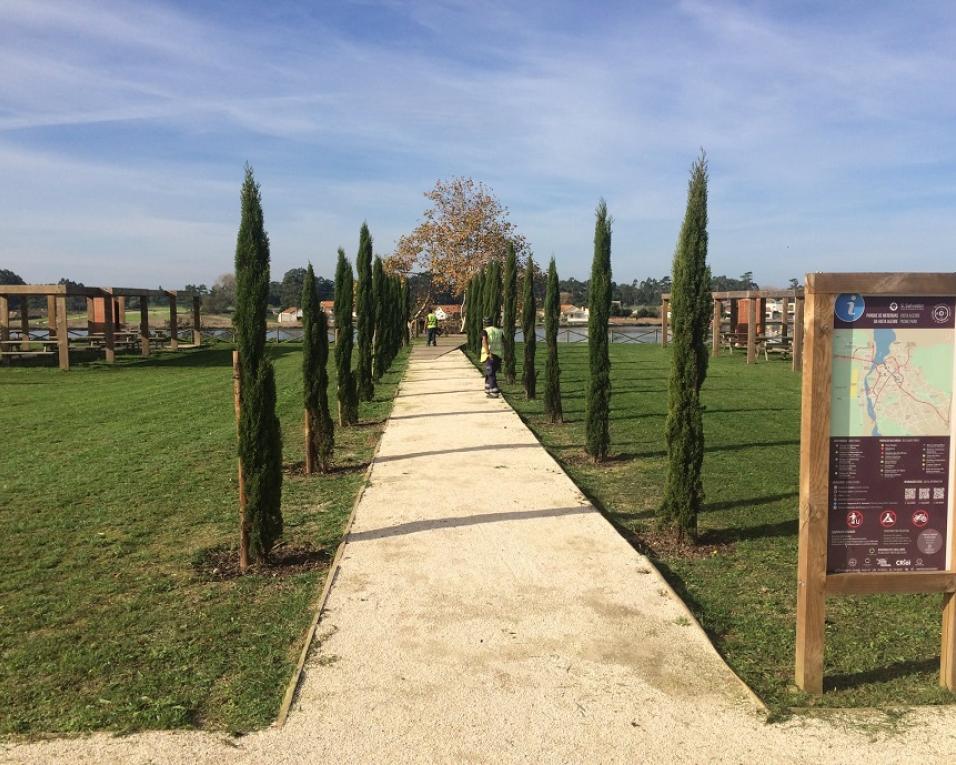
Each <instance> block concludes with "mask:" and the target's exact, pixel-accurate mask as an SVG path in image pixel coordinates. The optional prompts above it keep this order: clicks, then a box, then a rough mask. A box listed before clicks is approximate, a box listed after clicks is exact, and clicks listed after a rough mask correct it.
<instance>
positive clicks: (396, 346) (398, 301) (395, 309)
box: [392, 274, 405, 361]
mask: <svg viewBox="0 0 956 765" xmlns="http://www.w3.org/2000/svg"><path fill="white" fill-rule="evenodd" d="M404 297H405V295H404V290H403V288H402V280H401V279H400V278H399V277H398V275H397V274H396V275H394V276H392V361H394V360H395V358H396V357H397V356H398V354H399V352H400V351H401V350H402V346H403V345H404V344H405V343H404V330H403V327H404V317H405V309H404V307H403V303H402V301H403V300H404Z"/></svg>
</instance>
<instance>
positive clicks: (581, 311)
mask: <svg viewBox="0 0 956 765" xmlns="http://www.w3.org/2000/svg"><path fill="white" fill-rule="evenodd" d="M590 316H591V311H590V310H589V309H588V308H578V307H577V306H575V305H571V304H570V303H565V304H564V305H562V306H561V321H562V322H563V323H565V324H587V323H588V319H589V318H590Z"/></svg>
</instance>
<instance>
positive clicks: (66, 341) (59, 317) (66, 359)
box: [53, 295, 70, 370]
mask: <svg viewBox="0 0 956 765" xmlns="http://www.w3.org/2000/svg"><path fill="white" fill-rule="evenodd" d="M53 315H54V317H55V318H56V348H57V351H58V353H59V357H60V369H63V370H68V369H69V368H70V331H69V329H68V328H67V324H66V295H57V297H56V303H55V307H54V309H53Z"/></svg>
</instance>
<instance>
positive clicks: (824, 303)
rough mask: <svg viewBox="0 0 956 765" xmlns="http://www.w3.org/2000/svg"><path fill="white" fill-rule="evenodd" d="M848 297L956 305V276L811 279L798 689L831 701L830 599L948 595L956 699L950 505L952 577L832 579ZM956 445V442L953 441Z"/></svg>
mask: <svg viewBox="0 0 956 765" xmlns="http://www.w3.org/2000/svg"><path fill="white" fill-rule="evenodd" d="M842 293H859V294H861V295H864V296H869V295H900V296H907V295H912V296H914V297H915V296H939V297H956V273H918V274H917V273H913V274H879V273H842V274H836V273H833V274H824V273H816V274H807V277H806V287H805V298H806V299H805V315H804V342H805V348H804V355H803V378H802V379H803V390H802V411H801V418H800V536H799V553H798V559H797V641H796V684H797V685H798V686H799V687H800V688H801V689H802V690H804V691H806V692H807V693H813V694H821V693H823V652H824V642H825V635H824V620H825V618H826V599H827V598H828V597H840V596H843V595H871V594H875V593H929V592H939V593H943V616H942V644H941V650H940V677H939V683H940V685H941V686H943V687H945V688H948V689H949V690H951V691H956V529H954V528H953V524H954V523H956V513H954V512H953V510H952V503H953V497H950V498H949V502H950V518H949V520H950V528H949V530H948V534H949V539H948V540H947V543H948V544H949V546H950V548H949V561H950V564H949V565H950V570H948V571H929V572H924V571H894V572H859V573H841V574H827V546H828V516H829V489H830V485H829V484H830V476H829V468H830V465H829V457H830V402H831V399H830V396H831V371H832V363H833V318H834V307H835V305H836V299H837V296H838V295H840V294H842ZM951 437H952V436H951ZM950 470H951V471H953V470H956V464H950Z"/></svg>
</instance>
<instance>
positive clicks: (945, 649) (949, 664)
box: [939, 466, 956, 691]
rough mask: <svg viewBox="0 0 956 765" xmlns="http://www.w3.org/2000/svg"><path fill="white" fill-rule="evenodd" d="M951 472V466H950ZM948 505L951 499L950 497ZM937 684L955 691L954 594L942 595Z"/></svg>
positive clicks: (955, 563)
mask: <svg viewBox="0 0 956 765" xmlns="http://www.w3.org/2000/svg"><path fill="white" fill-rule="evenodd" d="M949 469H950V470H953V466H950V468H949ZM949 501H950V504H952V502H953V498H952V497H950V500H949ZM954 520H956V512H951V513H950V521H949V522H950V523H953V521H954ZM949 561H950V564H949V565H950V569H956V533H954V532H953V531H950V532H949ZM939 657H940V658H939V684H940V685H941V686H942V687H943V688H946V689H947V690H949V691H956V592H947V593H946V594H945V595H943V635H942V643H941V645H940V653H939Z"/></svg>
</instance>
